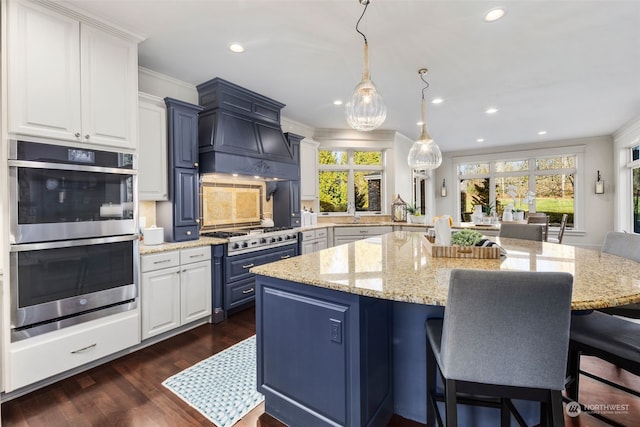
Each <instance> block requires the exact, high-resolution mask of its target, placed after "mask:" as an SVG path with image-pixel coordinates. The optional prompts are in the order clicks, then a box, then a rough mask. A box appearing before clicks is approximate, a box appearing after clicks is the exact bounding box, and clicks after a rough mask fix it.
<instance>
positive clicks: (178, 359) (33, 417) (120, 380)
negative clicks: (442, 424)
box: [2, 310, 640, 427]
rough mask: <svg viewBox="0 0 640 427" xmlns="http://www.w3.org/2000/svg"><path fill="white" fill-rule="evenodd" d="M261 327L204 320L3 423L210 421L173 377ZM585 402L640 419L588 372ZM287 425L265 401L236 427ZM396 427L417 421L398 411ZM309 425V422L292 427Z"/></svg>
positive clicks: (33, 402) (639, 411) (615, 373)
mask: <svg viewBox="0 0 640 427" xmlns="http://www.w3.org/2000/svg"><path fill="white" fill-rule="evenodd" d="M254 333H255V312H254V311H253V310H245V311H243V312H241V313H238V314H235V315H233V316H231V317H230V318H229V319H228V320H227V321H225V322H223V323H220V324H217V325H203V326H200V327H198V328H195V329H193V330H191V331H188V332H185V333H183V334H181V335H179V336H176V337H173V338H170V339H167V340H165V341H163V342H160V343H158V344H155V345H153V346H150V347H147V348H145V349H142V350H139V351H137V352H135V353H133V354H130V355H127V356H124V357H121V358H119V359H117V360H115V361H113V362H110V363H107V364H104V365H101V366H99V367H96V368H94V369H91V370H89V371H87V372H83V373H80V374H78V375H75V376H73V377H70V378H68V379H65V380H62V381H59V382H57V383H55V384H53V385H51V386H48V387H45V388H42V389H40V390H37V391H35V392H33V393H30V394H28V395H25V396H22V397H19V398H16V399H13V400H11V401H8V402H5V403H3V404H2V426H3V427H12V426H21V427H39V426H43V427H44V426H46V427H58V426H73V427H78V426H144V427H146V426H171V427H175V426H200V425H202V426H207V425H211V423H210V422H209V421H208V420H207V419H206V418H204V417H203V416H202V415H200V413H199V412H198V411H196V410H195V409H193V408H191V407H190V406H188V405H187V404H185V403H184V402H183V401H182V400H181V399H180V398H178V397H177V396H175V395H174V394H173V393H171V392H170V391H169V390H167V389H166V388H165V387H164V386H162V381H164V380H165V379H166V378H168V377H170V376H171V375H173V374H175V373H177V372H180V371H181V370H183V369H185V368H188V367H189V366H191V365H193V364H195V363H197V362H199V361H201V360H203V359H205V358H207V357H209V356H211V355H212V354H215V353H217V352H219V351H221V350H224V349H225V348H227V347H229V346H231V345H233V344H235V343H237V342H239V341H241V340H243V339H245V338H248V337H250V336H251V335H253V334H254ZM583 365H584V367H589V369H592V370H597V371H598V372H600V373H604V374H605V375H607V376H609V377H611V378H618V380H619V381H624V382H625V383H626V384H628V385H629V386H631V387H635V388H636V389H639V390H640V378H638V377H636V376H633V375H631V374H629V373H628V372H626V371H621V370H618V369H615V368H614V367H612V366H609V365H607V364H604V363H602V362H598V361H597V360H594V359H590V358H584V361H583ZM581 399H582V400H583V401H584V403H593V404H596V403H599V404H623V405H625V404H628V405H629V407H628V410H627V411H626V413H623V414H620V415H616V416H612V418H615V419H616V421H617V422H619V423H620V424H622V425H625V426H629V427H632V426H638V425H640V399H637V398H632V397H631V396H629V395H625V394H624V393H618V392H617V391H615V390H613V389H611V388H609V387H607V386H605V385H602V384H600V383H597V382H595V381H593V380H590V379H588V378H585V379H583V380H582V383H581ZM565 425H566V426H571V427H577V426H589V427H599V426H605V425H606V424H605V423H603V422H601V421H599V420H596V419H595V418H593V417H591V416H589V415H585V414H582V415H580V416H579V417H577V418H569V417H566V416H565ZM257 426H259V427H283V424H281V423H280V422H278V421H277V420H275V419H273V418H272V417H270V416H269V415H267V414H265V413H264V406H263V405H260V406H258V407H257V408H255V409H254V410H253V411H251V412H250V413H249V414H248V415H247V416H245V417H244V418H243V419H242V420H241V421H239V422H238V423H237V424H236V427H257ZM389 426H390V427H418V426H423V424H420V423H416V422H413V421H410V420H406V419H404V418H401V417H398V416H395V417H394V418H393V419H392V420H391V422H390V424H389ZM292 427H303V426H292Z"/></svg>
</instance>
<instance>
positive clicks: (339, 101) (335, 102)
mask: <svg viewBox="0 0 640 427" xmlns="http://www.w3.org/2000/svg"><path fill="white" fill-rule="evenodd" d="M333 105H342V101H341V100H340V99H336V100H335V101H333Z"/></svg>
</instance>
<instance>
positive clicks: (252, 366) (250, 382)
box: [162, 335, 264, 427]
mask: <svg viewBox="0 0 640 427" xmlns="http://www.w3.org/2000/svg"><path fill="white" fill-rule="evenodd" d="M162 385H164V386H165V387H167V388H168V389H169V390H171V391H172V392H174V393H175V394H177V395H178V396H179V397H180V398H181V399H182V400H184V401H185V402H187V403H188V404H189V405H190V406H192V407H193V408H195V409H197V410H198V411H199V412H200V413H201V414H202V415H204V416H205V417H207V418H208V419H209V421H211V422H212V423H214V424H215V425H216V426H218V427H230V426H232V425H233V424H235V423H236V422H238V421H239V420H240V419H241V418H242V417H244V416H245V415H246V414H247V413H249V411H251V410H252V409H253V408H255V407H256V406H258V405H259V404H260V403H261V402H262V401H263V400H264V396H263V395H262V394H260V393H258V391H257V390H256V336H255V335H254V336H252V337H250V338H247V339H246V340H244V341H241V342H239V343H238V344H236V345H234V346H232V347H229V348H227V349H225V350H223V351H221V352H220V353H218V354H214V355H213V356H211V357H209V358H208V359H205V360H203V361H201V362H198V363H196V364H195V365H193V366H191V367H190V368H187V369H185V370H184V371H182V372H179V373H177V374H176V375H174V376H172V377H170V378H167V379H166V380H164V382H163V383H162Z"/></svg>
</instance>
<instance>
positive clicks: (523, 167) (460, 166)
mask: <svg viewBox="0 0 640 427" xmlns="http://www.w3.org/2000/svg"><path fill="white" fill-rule="evenodd" d="M579 152H580V150H577V152H575V153H543V152H537V151H536V152H531V153H528V152H527V153H503V155H504V156H505V157H507V158H505V159H500V160H490V161H484V160H482V159H479V160H476V159H462V158H461V159H458V162H457V163H456V165H457V173H458V178H459V197H460V203H459V206H460V218H461V219H462V220H463V221H470V220H471V218H470V217H471V214H472V213H473V210H474V206H476V205H481V206H483V211H484V212H485V213H486V214H490V213H491V211H495V212H496V214H497V215H498V216H501V215H502V213H503V212H504V210H505V209H511V210H515V211H525V212H528V211H533V210H534V209H535V212H543V213H546V214H547V215H549V222H550V224H552V225H560V221H561V219H562V214H564V213H566V214H568V215H569V219H568V224H569V226H571V227H573V226H574V225H575V213H576V212H575V211H576V209H575V207H576V201H575V185H576V182H575V177H576V164H577V159H578V157H579ZM493 156H494V157H496V155H493ZM518 156H519V158H518ZM639 167H640V166H639ZM639 174H640V172H639Z"/></svg>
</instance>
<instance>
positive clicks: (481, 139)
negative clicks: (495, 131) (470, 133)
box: [476, 138, 484, 142]
mask: <svg viewBox="0 0 640 427" xmlns="http://www.w3.org/2000/svg"><path fill="white" fill-rule="evenodd" d="M476 142H484V138H478V139H476Z"/></svg>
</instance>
